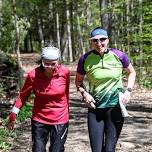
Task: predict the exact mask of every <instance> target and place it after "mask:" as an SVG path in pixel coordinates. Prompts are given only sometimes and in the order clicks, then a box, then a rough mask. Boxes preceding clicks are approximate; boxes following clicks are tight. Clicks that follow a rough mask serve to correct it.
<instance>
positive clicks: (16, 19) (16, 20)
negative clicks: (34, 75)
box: [12, 0, 23, 88]
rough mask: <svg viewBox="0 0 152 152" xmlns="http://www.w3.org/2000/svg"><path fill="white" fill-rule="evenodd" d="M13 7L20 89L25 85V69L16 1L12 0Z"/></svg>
mask: <svg viewBox="0 0 152 152" xmlns="http://www.w3.org/2000/svg"><path fill="white" fill-rule="evenodd" d="M12 6H13V16H14V20H15V29H16V45H15V52H16V55H17V62H18V66H19V87H20V88H21V87H22V85H23V70H22V69H23V67H22V62H21V57H20V50H19V45H20V30H19V25H18V17H17V13H16V0H12Z"/></svg>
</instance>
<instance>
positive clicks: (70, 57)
mask: <svg viewBox="0 0 152 152" xmlns="http://www.w3.org/2000/svg"><path fill="white" fill-rule="evenodd" d="M66 4H67V8H66V18H67V36H68V50H69V58H68V60H69V61H70V62H72V61H73V56H72V43H71V23H70V12H69V5H68V4H69V3H68V0H66Z"/></svg>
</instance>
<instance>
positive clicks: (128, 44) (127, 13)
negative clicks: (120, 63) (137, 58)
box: [126, 1, 131, 56]
mask: <svg viewBox="0 0 152 152" xmlns="http://www.w3.org/2000/svg"><path fill="white" fill-rule="evenodd" d="M126 5H127V12H126V16H127V17H126V21H127V53H128V56H130V37H129V36H130V30H131V29H130V24H129V23H130V18H129V12H130V10H129V5H130V3H129V1H127V2H126Z"/></svg>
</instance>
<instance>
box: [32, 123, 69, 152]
mask: <svg viewBox="0 0 152 152" xmlns="http://www.w3.org/2000/svg"><path fill="white" fill-rule="evenodd" d="M67 133H68V123H66V124H57V125H47V124H43V123H40V122H37V121H34V120H32V142H33V146H32V152H46V144H47V141H48V137H50V148H49V152H64V143H65V141H66V137H67Z"/></svg>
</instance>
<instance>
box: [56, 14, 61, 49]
mask: <svg viewBox="0 0 152 152" xmlns="http://www.w3.org/2000/svg"><path fill="white" fill-rule="evenodd" d="M56 27H57V31H56V35H57V45H58V48H59V49H60V48H61V47H60V25H59V13H58V11H57V12H56Z"/></svg>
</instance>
